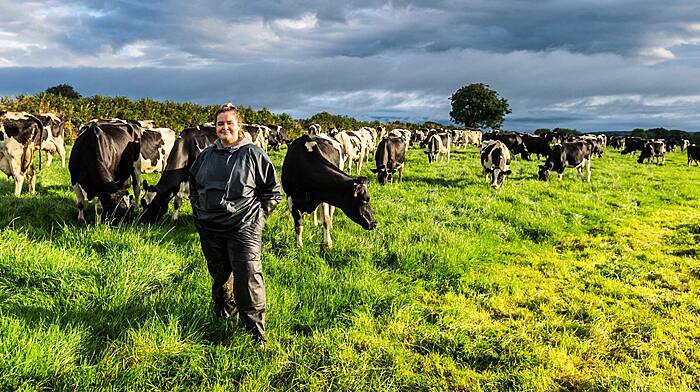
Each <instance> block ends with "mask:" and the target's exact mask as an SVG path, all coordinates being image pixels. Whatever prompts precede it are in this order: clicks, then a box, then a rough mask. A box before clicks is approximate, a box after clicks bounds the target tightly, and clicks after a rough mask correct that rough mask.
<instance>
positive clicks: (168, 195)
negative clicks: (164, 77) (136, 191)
mask: <svg viewBox="0 0 700 392" xmlns="http://www.w3.org/2000/svg"><path fill="white" fill-rule="evenodd" d="M216 139H217V136H216V128H214V127H213V126H206V125H200V126H197V127H193V128H185V129H184V130H183V131H182V132H181V133H180V136H178V138H177V139H176V140H175V143H174V145H173V148H172V151H171V152H170V156H168V161H167V164H166V166H165V170H163V174H162V175H161V176H160V179H159V180H158V183H156V185H149V184H148V182H147V181H144V182H143V188H144V196H143V199H142V200H141V207H142V208H143V213H142V215H141V220H143V221H145V222H155V221H156V220H158V219H160V218H162V217H163V216H164V215H165V214H166V213H167V212H168V205H169V204H170V200H171V199H172V198H173V197H174V198H175V200H174V202H173V210H174V211H173V217H172V220H177V218H178V217H179V214H180V206H181V205H182V200H183V199H186V198H188V197H189V193H190V186H189V168H190V165H191V164H192V162H194V160H195V159H196V158H197V157H198V156H199V153H201V152H202V150H204V149H205V148H207V147H208V146H210V145H212V144H214V142H215V141H216Z"/></svg>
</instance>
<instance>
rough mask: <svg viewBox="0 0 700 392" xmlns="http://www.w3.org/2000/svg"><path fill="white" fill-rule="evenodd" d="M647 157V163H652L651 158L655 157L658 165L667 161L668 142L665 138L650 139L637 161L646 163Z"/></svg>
mask: <svg viewBox="0 0 700 392" xmlns="http://www.w3.org/2000/svg"><path fill="white" fill-rule="evenodd" d="M645 159H646V160H647V163H651V160H652V159H655V160H656V164H657V165H658V164H663V163H664V162H666V144H665V143H664V142H663V140H650V141H648V142H647V143H646V144H645V145H644V148H643V149H642V152H641V153H640V154H639V159H637V163H644V160H645ZM659 160H660V161H661V162H659Z"/></svg>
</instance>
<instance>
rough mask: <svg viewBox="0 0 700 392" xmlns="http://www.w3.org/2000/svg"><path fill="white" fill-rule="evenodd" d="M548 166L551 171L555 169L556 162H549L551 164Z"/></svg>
mask: <svg viewBox="0 0 700 392" xmlns="http://www.w3.org/2000/svg"><path fill="white" fill-rule="evenodd" d="M547 166H548V167H549V169H550V170H551V169H554V162H549V163H548V164H547Z"/></svg>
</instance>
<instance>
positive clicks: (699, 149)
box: [685, 144, 700, 166]
mask: <svg viewBox="0 0 700 392" xmlns="http://www.w3.org/2000/svg"><path fill="white" fill-rule="evenodd" d="M685 151H686V152H687V153H688V166H690V164H691V163H693V162H695V164H696V165H698V166H700V146H696V145H695V144H691V145H689V146H688V147H686V149H685Z"/></svg>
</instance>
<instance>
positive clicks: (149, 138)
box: [136, 128, 175, 173]
mask: <svg viewBox="0 0 700 392" xmlns="http://www.w3.org/2000/svg"><path fill="white" fill-rule="evenodd" d="M174 144H175V131H173V130H172V129H170V128H146V129H143V130H142V132H141V149H140V153H139V160H138V162H137V163H136V167H137V169H138V170H139V172H140V173H155V172H158V173H160V172H162V171H163V170H165V165H166V164H167V162H168V155H170V151H171V150H172V149H173V145H174Z"/></svg>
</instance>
